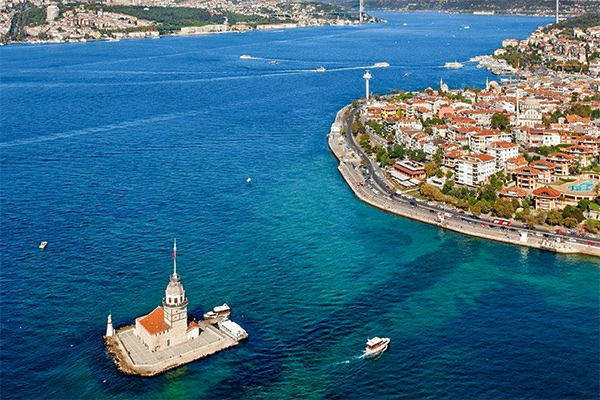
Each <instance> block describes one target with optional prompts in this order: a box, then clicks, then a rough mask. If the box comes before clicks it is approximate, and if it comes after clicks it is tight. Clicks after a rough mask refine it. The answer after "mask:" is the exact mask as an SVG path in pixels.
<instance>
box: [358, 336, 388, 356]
mask: <svg viewBox="0 0 600 400" xmlns="http://www.w3.org/2000/svg"><path fill="white" fill-rule="evenodd" d="M390 342H391V339H390V338H380V337H377V336H376V337H374V338H373V339H369V340H367V347H366V348H365V352H364V355H365V356H375V355H377V354H381V353H383V352H384V351H386V350H387V349H388V345H389V344H390Z"/></svg>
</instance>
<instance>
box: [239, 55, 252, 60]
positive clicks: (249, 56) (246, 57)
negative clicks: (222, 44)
mask: <svg viewBox="0 0 600 400" xmlns="http://www.w3.org/2000/svg"><path fill="white" fill-rule="evenodd" d="M240 58H241V59H242V60H249V59H251V58H252V56H251V55H248V54H242V55H241V56H240Z"/></svg>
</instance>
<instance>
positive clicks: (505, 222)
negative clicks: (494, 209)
mask: <svg viewBox="0 0 600 400" xmlns="http://www.w3.org/2000/svg"><path fill="white" fill-rule="evenodd" d="M494 223H495V224H498V225H504V226H509V225H510V219H504V218H494Z"/></svg>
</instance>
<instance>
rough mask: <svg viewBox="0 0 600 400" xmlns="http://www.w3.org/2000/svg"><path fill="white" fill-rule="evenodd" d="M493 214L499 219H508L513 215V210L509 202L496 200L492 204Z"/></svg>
mask: <svg viewBox="0 0 600 400" xmlns="http://www.w3.org/2000/svg"><path fill="white" fill-rule="evenodd" d="M494 212H495V213H496V215H497V216H499V217H500V218H510V217H512V216H513V214H514V213H515V209H514V207H513V205H512V203H511V202H510V201H506V200H496V202H494Z"/></svg>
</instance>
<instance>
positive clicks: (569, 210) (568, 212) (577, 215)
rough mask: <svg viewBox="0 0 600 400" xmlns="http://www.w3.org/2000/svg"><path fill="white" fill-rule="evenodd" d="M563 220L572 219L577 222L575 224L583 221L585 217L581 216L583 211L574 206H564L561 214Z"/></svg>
mask: <svg viewBox="0 0 600 400" xmlns="http://www.w3.org/2000/svg"><path fill="white" fill-rule="evenodd" d="M562 217H563V219H565V222H566V219H567V218H574V219H576V220H577V223H579V222H581V221H583V220H584V219H585V217H584V216H583V211H581V210H580V209H579V208H577V207H574V206H565V208H564V209H563V212H562Z"/></svg>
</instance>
